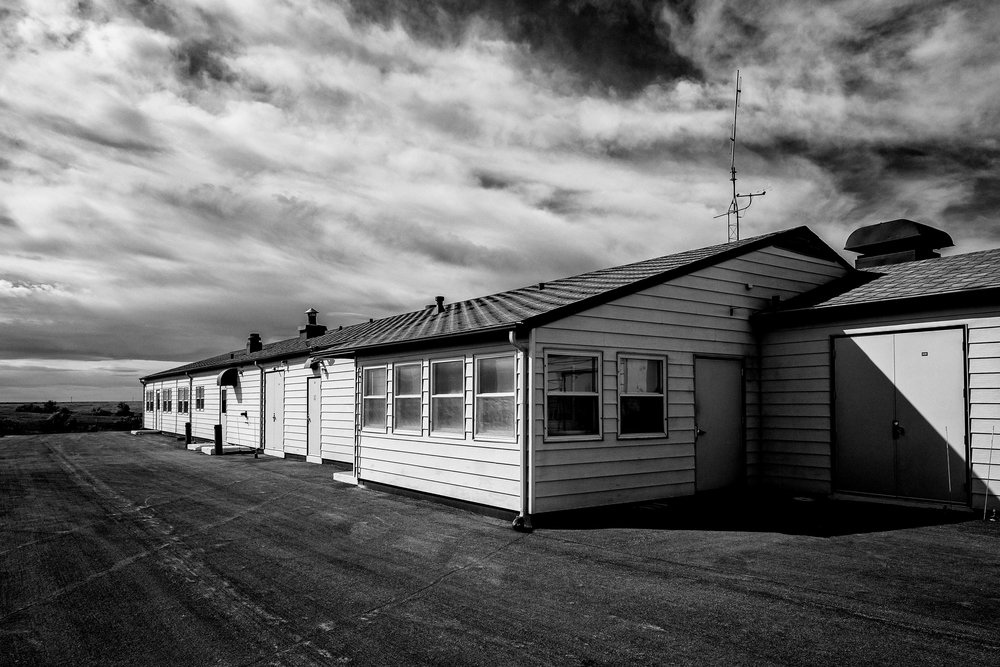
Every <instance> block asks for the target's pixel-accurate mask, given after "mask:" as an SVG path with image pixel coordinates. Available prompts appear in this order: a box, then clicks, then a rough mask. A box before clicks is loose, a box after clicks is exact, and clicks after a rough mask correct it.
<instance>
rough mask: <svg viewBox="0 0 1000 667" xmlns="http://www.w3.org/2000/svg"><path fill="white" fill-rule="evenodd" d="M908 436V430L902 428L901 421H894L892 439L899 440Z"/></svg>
mask: <svg viewBox="0 0 1000 667" xmlns="http://www.w3.org/2000/svg"><path fill="white" fill-rule="evenodd" d="M904 435H906V429H905V428H903V427H902V426H900V424H899V420H897V419H893V420H892V439H893V440H899V438H900V437H902V436H904Z"/></svg>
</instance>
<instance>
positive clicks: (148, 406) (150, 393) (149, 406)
mask: <svg viewBox="0 0 1000 667" xmlns="http://www.w3.org/2000/svg"><path fill="white" fill-rule="evenodd" d="M153 395H154V394H153V391H152V390H149V391H147V392H146V412H152V411H153Z"/></svg>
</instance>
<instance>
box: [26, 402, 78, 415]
mask: <svg viewBox="0 0 1000 667" xmlns="http://www.w3.org/2000/svg"><path fill="white" fill-rule="evenodd" d="M59 409H60V408H59V404H58V403H56V402H55V401H45V403H43V404H42V405H38V404H36V403H24V404H22V405H19V406H17V407H16V408H14V412H37V413H40V414H47V413H51V412H55V411H57V410H59ZM62 409H63V410H65V409H66V408H62Z"/></svg>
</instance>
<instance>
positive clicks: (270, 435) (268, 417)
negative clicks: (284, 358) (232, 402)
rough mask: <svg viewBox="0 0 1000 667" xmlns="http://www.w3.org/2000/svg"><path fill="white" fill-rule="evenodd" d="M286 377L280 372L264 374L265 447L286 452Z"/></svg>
mask: <svg viewBox="0 0 1000 667" xmlns="http://www.w3.org/2000/svg"><path fill="white" fill-rule="evenodd" d="M284 438H285V375H284V373H281V372H280V371H274V372H271V373H265V374H264V447H265V448H266V449H273V450H277V451H283V450H284Z"/></svg>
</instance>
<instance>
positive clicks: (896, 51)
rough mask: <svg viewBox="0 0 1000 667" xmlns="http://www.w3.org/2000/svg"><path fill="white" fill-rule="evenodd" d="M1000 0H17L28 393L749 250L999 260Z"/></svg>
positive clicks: (12, 346) (19, 386)
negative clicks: (855, 243) (907, 236)
mask: <svg viewBox="0 0 1000 667" xmlns="http://www.w3.org/2000/svg"><path fill="white" fill-rule="evenodd" d="M998 27H1000V3H995V2H992V1H988V0H984V1H982V2H973V1H968V2H946V1H941V0H933V1H927V2H920V1H916V0H911V1H894V0H887V1H884V2H871V0H857V1H854V0H845V1H841V2H825V1H820V0H813V1H802V0H788V1H760V2H744V1H740V2H737V1H736V0H729V1H723V0H706V1H698V0H689V1H684V2H646V1H641V0H634V1H618V2H611V1H603V2H602V1H597V0H594V1H590V2H585V1H582V0H580V1H573V2H555V1H543V2H538V1H534V0H531V1H528V0H523V1H520V2H517V1H507V0H495V1H492V2H490V1H485V0H440V1H438V2H410V1H408V0H398V1H390V0H369V1H362V0H357V1H355V2H346V1H344V2H334V1H328V2H322V1H319V0H312V1H310V0H288V1H287V2H280V3H279V2H272V1H270V0H240V1H239V2H236V1H230V2H226V1H224V0H200V1H199V0H189V1H186V2H183V1H177V2H155V1H152V0H148V1H138V0H137V1H131V2H129V1H124V0H123V1H113V0H104V1H100V0H94V1H89V2H88V1H84V2H76V1H75V0H74V1H73V2H68V1H65V2H58V1H53V0H34V1H28V0H20V1H19V0H13V2H11V1H8V2H6V3H4V8H2V9H0V49H2V56H0V340H2V344H0V401H19V400H44V399H47V398H53V399H55V400H69V398H70V396H73V397H74V398H75V399H76V400H83V399H90V398H108V399H114V400H117V399H128V398H133V397H134V398H138V397H139V394H140V391H139V385H138V383H137V378H138V377H139V376H141V375H144V374H147V373H151V372H154V371H157V370H162V369H164V368H167V367H170V366H172V365H177V364H179V363H183V362H187V361H191V360H194V359H198V358H201V357H206V356H210V355H213V354H216V353H219V352H224V351H226V350H230V349H236V348H240V347H242V346H243V344H244V341H245V339H246V336H247V334H248V333H249V332H250V331H260V332H261V333H262V335H263V337H264V340H265V341H273V340H278V339H281V338H287V337H290V336H294V335H295V333H296V330H297V327H298V326H299V325H300V324H302V323H303V322H304V315H303V312H304V311H305V310H306V309H307V308H309V307H315V308H316V309H317V310H319V311H320V316H319V320H320V322H321V323H323V324H326V325H328V326H336V325H339V324H351V323H355V322H359V321H363V320H367V318H369V317H379V316H382V315H387V314H393V313H398V312H405V311H409V310H414V309H417V308H420V307H422V306H424V305H425V304H427V303H431V302H432V301H433V297H434V295H436V294H444V295H446V297H447V300H448V301H454V300H458V299H463V298H468V297H472V296H476V295H481V294H488V293H491V292H495V291H500V290H505V289H510V288H515V287H519V286H521V285H525V284H529V283H532V282H537V281H539V280H547V279H553V278H557V277H561V276H566V275H571V274H574V273H579V272H583V271H588V270H591V269H596V268H600V267H604V266H612V265H616V264H621V263H625V262H630V261H636V260H641V259H646V258H649V257H653V256H657V255H664V254H669V253H672V252H677V251H681V250H685V249H689V248H694V247H698V246H702V245H709V244H715V243H720V242H724V241H725V240H726V234H727V230H726V221H725V219H724V218H722V219H713V216H715V215H717V214H719V213H722V212H723V211H725V210H726V207H727V205H728V203H729V200H730V197H731V191H730V187H731V186H730V184H729V181H728V176H729V174H728V169H729V151H730V142H729V134H730V127H731V123H732V111H733V110H732V105H733V95H734V91H733V87H734V76H735V71H736V69H737V68H740V69H741V71H742V73H743V87H744V94H743V98H742V103H741V107H740V120H739V123H740V143H739V147H738V152H737V168H738V169H739V178H740V181H739V186H740V189H741V190H742V191H750V190H767V196H766V197H764V198H761V199H756V200H754V203H753V207H752V208H751V209H750V211H748V215H747V217H746V218H745V220H744V224H743V227H742V232H743V235H744V236H750V235H756V234H761V233H766V232H769V231H773V230H776V229H783V228H787V227H791V226H796V225H800V224H807V225H809V226H810V227H812V228H813V229H814V230H815V231H816V232H817V233H818V234H820V236H822V237H823V238H824V239H825V240H826V241H827V242H828V243H830V244H831V245H832V246H834V247H836V248H838V249H839V248H842V247H843V244H844V241H845V240H846V238H847V235H848V233H849V232H850V231H851V230H852V229H854V228H855V227H858V226H860V225H863V224H870V223H873V222H879V221H883V220H890V219H894V218H900V217H906V218H911V219H914V220H917V221H920V222H924V223H928V224H931V225H935V226H938V227H942V228H944V229H945V230H947V231H948V232H949V233H950V234H951V235H952V237H953V238H954V239H955V242H956V248H954V249H952V250H951V252H967V251H972V250H978V249H983V248H993V247H997V246H1000V228H998V226H997V225H996V217H995V215H996V214H995V211H996V210H997V207H998V204H1000V202H998V198H1000V183H998V179H1000V175H998V171H997V163H998V156H1000V142H998V136H1000V132H998V129H997V128H1000V84H998V82H1000V40H997V39H996V31H997V28H998Z"/></svg>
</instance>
